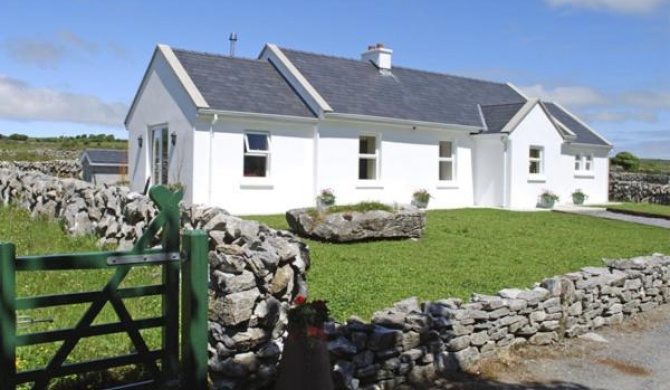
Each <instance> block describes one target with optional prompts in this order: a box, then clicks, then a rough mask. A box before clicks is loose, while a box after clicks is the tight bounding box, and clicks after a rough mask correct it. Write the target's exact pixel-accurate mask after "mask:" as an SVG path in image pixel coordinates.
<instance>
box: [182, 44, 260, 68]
mask: <svg viewBox="0 0 670 390" xmlns="http://www.w3.org/2000/svg"><path fill="white" fill-rule="evenodd" d="M170 48H171V49H172V51H180V52H182V53H188V54H197V55H204V56H209V57H217V58H223V59H229V60H241V61H248V62H254V63H257V64H267V63H268V62H267V61H263V60H259V59H258V58H248V57H231V56H229V55H225V54H220V53H212V52H208V51H199V50H189V49H181V48H175V47H170Z"/></svg>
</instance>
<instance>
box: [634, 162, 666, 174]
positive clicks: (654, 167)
mask: <svg viewBox="0 0 670 390" xmlns="http://www.w3.org/2000/svg"><path fill="white" fill-rule="evenodd" d="M640 171H642V172H656V173H670V160H661V159H641V160H640Z"/></svg>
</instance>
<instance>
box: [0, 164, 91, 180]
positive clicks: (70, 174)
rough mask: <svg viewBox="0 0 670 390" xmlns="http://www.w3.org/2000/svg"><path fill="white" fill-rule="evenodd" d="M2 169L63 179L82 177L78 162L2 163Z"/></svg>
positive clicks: (0, 166) (0, 165)
mask: <svg viewBox="0 0 670 390" xmlns="http://www.w3.org/2000/svg"><path fill="white" fill-rule="evenodd" d="M0 169H13V170H21V171H37V172H41V173H44V174H45V175H50V176H56V177H62V178H80V177H81V165H80V164H79V161H77V160H49V161H0Z"/></svg>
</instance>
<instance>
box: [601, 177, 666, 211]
mask: <svg viewBox="0 0 670 390" xmlns="http://www.w3.org/2000/svg"><path fill="white" fill-rule="evenodd" d="M609 197H610V200H613V201H620V202H646V203H654V204H664V205H670V174H661V173H657V174H653V173H632V172H610V188H609Z"/></svg>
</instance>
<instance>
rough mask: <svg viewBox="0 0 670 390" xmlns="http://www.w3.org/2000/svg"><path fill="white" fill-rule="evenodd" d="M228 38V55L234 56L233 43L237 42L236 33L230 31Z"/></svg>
mask: <svg viewBox="0 0 670 390" xmlns="http://www.w3.org/2000/svg"><path fill="white" fill-rule="evenodd" d="M228 40H229V41H230V56H231V57H235V43H237V33H234V32H233V33H230V37H228Z"/></svg>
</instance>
